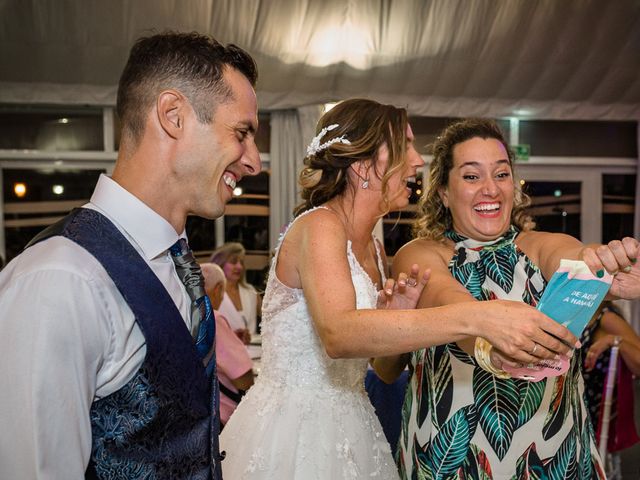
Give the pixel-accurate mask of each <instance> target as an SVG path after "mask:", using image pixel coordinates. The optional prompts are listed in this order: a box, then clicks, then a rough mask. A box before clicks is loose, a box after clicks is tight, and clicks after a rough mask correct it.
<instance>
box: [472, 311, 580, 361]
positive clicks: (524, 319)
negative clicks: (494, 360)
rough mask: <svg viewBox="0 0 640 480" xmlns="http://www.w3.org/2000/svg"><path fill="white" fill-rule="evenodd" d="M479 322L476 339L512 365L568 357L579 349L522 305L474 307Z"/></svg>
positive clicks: (571, 339) (567, 336) (559, 328)
mask: <svg viewBox="0 0 640 480" xmlns="http://www.w3.org/2000/svg"><path fill="white" fill-rule="evenodd" d="M475 306H476V309H477V312H476V315H477V318H478V319H479V324H478V331H477V332H476V336H478V337H483V338H485V339H487V340H488V341H489V343H491V344H492V345H493V346H494V347H495V348H497V349H498V350H499V351H500V352H502V354H503V355H504V359H503V360H504V361H508V362H510V363H512V364H514V366H515V364H517V363H518V362H519V363H522V364H529V363H538V362H540V361H541V360H545V359H547V360H555V359H556V355H559V354H564V355H568V356H571V355H572V350H573V349H574V348H579V347H580V342H579V341H578V339H577V338H576V337H575V336H574V335H573V334H572V333H571V332H570V331H569V330H567V329H566V328H565V327H563V326H562V325H560V324H559V323H557V322H555V321H554V320H552V319H550V318H549V317H547V316H546V315H544V314H543V313H542V312H540V311H538V310H536V309H535V308H533V307H531V306H530V305H527V304H524V303H522V302H515V301H509V300H491V301H486V302H479V303H476V304H475Z"/></svg>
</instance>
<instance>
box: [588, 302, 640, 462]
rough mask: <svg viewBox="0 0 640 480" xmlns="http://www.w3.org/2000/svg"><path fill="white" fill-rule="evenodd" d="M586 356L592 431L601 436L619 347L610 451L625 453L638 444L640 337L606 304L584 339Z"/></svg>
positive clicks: (618, 313) (609, 304)
mask: <svg viewBox="0 0 640 480" xmlns="http://www.w3.org/2000/svg"><path fill="white" fill-rule="evenodd" d="M581 342H582V352H583V355H584V359H585V360H584V370H583V373H582V376H583V377H584V401H585V404H586V406H587V408H588V409H589V413H590V415H591V423H592V424H593V430H594V431H595V432H596V433H597V437H598V438H599V437H600V421H601V411H602V408H603V401H604V389H605V384H606V378H607V371H608V370H609V358H610V354H611V347H613V346H614V345H617V346H618V349H619V350H618V352H619V353H618V354H619V357H618V358H619V361H618V369H617V374H616V377H617V379H616V382H615V383H614V385H615V389H614V392H613V402H612V407H611V417H610V418H611V422H610V424H609V435H608V437H609V442H608V443H609V451H617V450H622V449H623V448H628V447H630V446H632V445H634V444H635V443H637V442H638V436H637V434H636V431H635V429H634V428H633V426H634V425H635V422H634V418H633V408H634V407H633V405H634V402H633V375H640V337H638V334H636V332H635V331H634V330H633V328H632V327H631V325H629V324H628V323H627V322H626V321H625V319H624V318H623V317H622V315H621V313H620V311H619V310H618V309H617V308H616V306H615V305H614V304H613V303H612V302H610V301H606V302H603V303H602V305H601V306H600V309H599V310H598V312H597V313H596V315H595V318H594V320H593V321H592V322H591V323H590V324H589V325H588V326H587V328H586V329H585V331H584V333H583V334H582V338H581Z"/></svg>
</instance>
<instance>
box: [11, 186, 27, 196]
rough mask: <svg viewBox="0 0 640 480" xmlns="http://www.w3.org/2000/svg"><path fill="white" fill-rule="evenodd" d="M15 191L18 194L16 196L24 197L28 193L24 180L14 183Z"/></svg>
mask: <svg viewBox="0 0 640 480" xmlns="http://www.w3.org/2000/svg"><path fill="white" fill-rule="evenodd" d="M13 193H15V194H16V197H18V198H22V197H24V196H25V195H26V194H27V186H26V185H25V184H24V183H22V182H18V183H14V184H13Z"/></svg>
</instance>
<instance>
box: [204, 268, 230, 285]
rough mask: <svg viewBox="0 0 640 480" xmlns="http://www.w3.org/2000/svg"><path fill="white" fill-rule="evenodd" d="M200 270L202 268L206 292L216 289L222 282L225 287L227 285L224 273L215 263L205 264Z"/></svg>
mask: <svg viewBox="0 0 640 480" xmlns="http://www.w3.org/2000/svg"><path fill="white" fill-rule="evenodd" d="M200 268H202V276H203V277H204V288H205V290H209V289H210V288H213V287H215V286H216V285H218V284H219V283H220V282H222V285H223V287H224V286H225V285H226V283H227V279H226V278H225V276H224V271H223V270H222V268H220V267H219V266H218V265H216V264H215V263H203V264H201V265H200Z"/></svg>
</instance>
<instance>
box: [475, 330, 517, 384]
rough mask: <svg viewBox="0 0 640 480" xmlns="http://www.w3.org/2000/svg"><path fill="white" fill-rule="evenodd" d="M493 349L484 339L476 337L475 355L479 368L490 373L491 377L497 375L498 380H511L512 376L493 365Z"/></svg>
mask: <svg viewBox="0 0 640 480" xmlns="http://www.w3.org/2000/svg"><path fill="white" fill-rule="evenodd" d="M492 349H493V345H491V344H490V343H489V342H487V341H486V340H485V339H484V338H482V337H476V343H475V346H474V348H473V355H474V357H476V362H477V363H478V366H479V367H480V368H481V369H483V370H484V371H486V372H489V373H490V374H491V375H495V376H496V377H498V378H502V379H507V378H511V374H509V373H507V372H505V371H504V370H502V369H500V368H496V367H495V366H494V365H493V363H491V350H492Z"/></svg>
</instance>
